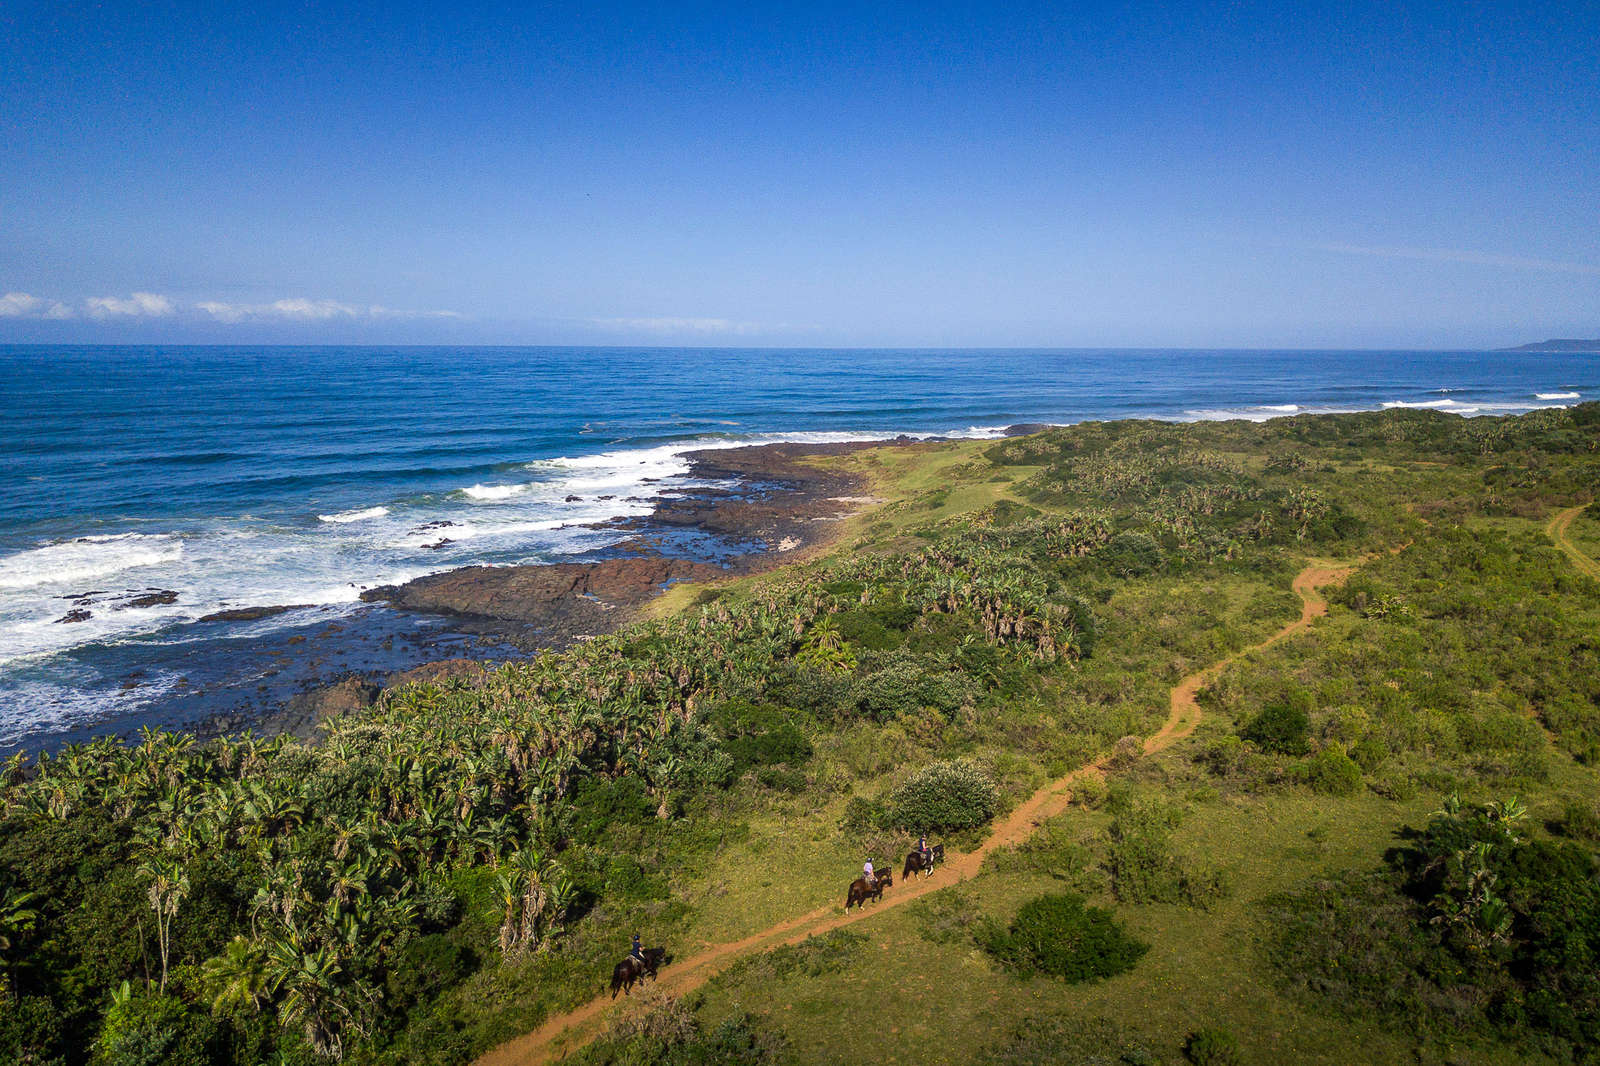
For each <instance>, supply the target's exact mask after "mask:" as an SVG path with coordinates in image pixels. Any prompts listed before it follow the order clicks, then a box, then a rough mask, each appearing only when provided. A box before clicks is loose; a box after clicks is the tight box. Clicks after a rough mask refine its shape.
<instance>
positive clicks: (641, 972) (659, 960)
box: [611, 948, 667, 999]
mask: <svg viewBox="0 0 1600 1066" xmlns="http://www.w3.org/2000/svg"><path fill="white" fill-rule="evenodd" d="M666 961H667V949H666V948H645V949H644V961H643V962H640V961H639V960H638V959H636V958H634V957H633V956H632V955H629V956H628V957H627V958H625V959H623V960H622V961H621V962H619V963H617V967H616V969H614V970H612V971H611V998H612V999H616V998H617V991H618V990H619V989H620V990H621V991H622V992H623V994H624V995H626V994H628V993H630V992H632V991H633V983H634V982H635V981H643V980H644V979H645V978H646V977H654V976H655V975H656V969H657V967H659V966H661V965H662V964H663V963H665V962H666Z"/></svg>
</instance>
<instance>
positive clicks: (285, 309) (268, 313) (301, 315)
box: [194, 297, 461, 323]
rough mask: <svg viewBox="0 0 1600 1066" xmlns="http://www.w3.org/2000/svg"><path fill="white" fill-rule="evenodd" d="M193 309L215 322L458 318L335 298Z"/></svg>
mask: <svg viewBox="0 0 1600 1066" xmlns="http://www.w3.org/2000/svg"><path fill="white" fill-rule="evenodd" d="M194 306H195V308H196V310H198V311H201V312H203V313H205V314H207V315H210V316H211V317H212V318H213V319H215V320H217V321H218V322H230V323H232V322H328V321H332V320H334V319H358V318H460V317H461V314H460V312H457V311H394V310H391V309H389V308H387V307H380V306H378V305H377V304H372V305H370V306H368V307H356V306H354V305H352V304H346V303H340V302H339V301H337V300H310V299H306V298H305V297H294V298H291V299H284V300H274V301H272V302H271V303H265V304H242V303H223V302H221V301H219V300H202V301H200V302H199V303H197V304H195V305H194Z"/></svg>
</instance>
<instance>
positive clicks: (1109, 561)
mask: <svg viewBox="0 0 1600 1066" xmlns="http://www.w3.org/2000/svg"><path fill="white" fill-rule="evenodd" d="M1099 558H1100V562H1101V563H1102V564H1103V565H1104V566H1105V568H1106V569H1107V570H1109V571H1111V572H1112V573H1113V574H1116V575H1117V576H1118V577H1143V576H1144V575H1145V574H1153V573H1155V572H1156V571H1157V570H1160V569H1161V564H1162V562H1163V561H1164V560H1163V558H1162V554H1161V545H1159V544H1157V543H1156V542H1155V539H1154V538H1153V537H1151V536H1150V534H1148V533H1139V532H1136V531H1135V532H1129V533H1118V534H1117V535H1116V536H1114V537H1112V538H1111V539H1110V540H1109V541H1107V542H1106V546H1105V547H1104V548H1101V549H1100V552H1099Z"/></svg>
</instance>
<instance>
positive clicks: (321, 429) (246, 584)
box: [0, 346, 1600, 752]
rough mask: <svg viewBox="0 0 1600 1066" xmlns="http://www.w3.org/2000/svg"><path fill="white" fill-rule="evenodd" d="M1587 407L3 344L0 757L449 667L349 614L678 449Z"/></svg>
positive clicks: (922, 365)
mask: <svg viewBox="0 0 1600 1066" xmlns="http://www.w3.org/2000/svg"><path fill="white" fill-rule="evenodd" d="M1590 398H1600V366H1597V362H1596V359H1595V357H1594V356H1592V355H1582V354H1559V353H1557V354H1543V353H1540V354H1525V353H1517V354H1512V353H1505V352H1408V351H1358V352H1336V351H1181V350H1159V351H1100V350H1059V351H1038V350H1027V351H1014V350H970V351H935V350H793V351H790V350H771V349H749V350H741V349H727V348H710V349H620V348H487V347H470V348H468V347H451V348H412V347H399V348H376V347H315V348H286V347H232V348H221V347H217V348H211V347H205V348H200V347H177V346H174V347H162V346H150V347H74V346H0V440H3V442H4V443H3V446H0V752H5V751H13V750H35V749H40V748H50V747H54V746H59V745H60V744H62V743H66V742H69V741H73V740H81V739H84V738H86V737H87V736H89V735H92V734H94V733H97V732H116V733H127V732H129V731H131V730H133V729H135V728H137V727H138V726H139V725H142V724H145V723H147V722H154V723H158V724H165V725H183V724H186V723H189V722H193V721H197V720H199V719H201V718H203V717H205V716H207V715H210V714H214V713H217V712H218V711H219V710H225V709H227V708H228V707H229V706H230V705H232V704H242V703H252V704H255V705H261V704H265V703H269V702H271V701H273V700H279V699H281V698H283V697H285V696H287V695H289V694H292V692H293V691H295V690H296V689H297V688H299V687H304V686H305V685H306V684H309V683H310V682H311V681H313V680H318V679H326V678H327V677H329V676H332V675H334V674H337V673H339V672H342V671H356V672H363V673H369V674H371V673H377V672H382V671H385V670H390V669H402V668H405V667H407V666H410V665H415V663H416V661H417V660H418V657H419V655H420V654H421V652H420V650H419V649H420V648H422V647H423V646H427V648H428V651H429V655H430V656H431V657H439V651H440V649H441V648H446V649H447V648H449V647H452V646H459V648H460V649H461V650H464V651H465V650H470V649H471V641H470V638H469V637H465V636H462V635H461V634H459V633H456V632H455V630H454V629H453V628H452V627H451V626H450V625H447V624H446V623H444V622H443V621H441V620H438V619H429V618H420V617H415V616H404V615H399V614H398V613H396V612H392V611H388V610H387V609H386V608H377V607H374V606H372V605H366V604H360V603H359V602H358V597H359V595H360V592H361V590H362V589H364V588H368V587H371V586H374V585H379V584H388V583H396V582H401V581H405V580H408V579H410V578H413V577H417V576H420V575H422V574H425V573H431V572H434V571H438V570H445V569H450V568H453V567H457V566H464V565H469V564H475V563H537V562H550V561H556V560H561V559H570V558H573V557H576V556H580V555H585V554H590V555H592V554H593V553H595V552H601V551H604V549H605V548H606V547H607V546H608V545H610V544H613V543H615V542H617V541H618V540H620V539H622V538H623V537H624V536H625V535H626V534H625V533H623V532H620V531H617V530H614V529H595V528H591V526H592V524H593V523H596V522H598V521H601V520H604V519H607V518H613V517H618V516H627V515H640V514H647V513H649V511H650V510H651V508H652V506H653V501H654V499H655V497H656V495H657V494H658V493H659V492H660V491H661V490H662V489H664V488H666V487H668V485H667V484H664V483H663V481H662V479H664V478H669V477H673V476H675V475H681V474H683V473H684V472H685V471H686V470H687V465H688V464H687V463H686V462H685V461H684V460H683V458H682V453H683V452H685V451H688V450H692V449H699V448H708V447H731V446H737V445H740V444H747V443H752V442H766V441H780V440H782V441H833V440H851V439H873V438H888V437H893V436H896V435H898V434H902V433H905V434H912V435H939V436H961V437H992V436H999V435H1000V434H1001V433H1002V431H1003V429H1004V428H1005V427H1006V426H1008V425H1011V424H1014V423H1020V422H1050V423H1070V422H1079V421H1084V420H1090V419H1118V418H1130V417H1150V418H1161V419H1176V420H1193V419H1214V418H1216V419H1220V418H1251V419H1261V418H1270V417H1277V416H1287V415H1294V414H1300V413H1310V412H1336V411H1358V410H1369V409H1377V408H1381V407H1393V406H1416V407H1428V408H1433V409H1437V410H1440V411H1446V412H1450V413H1454V414H1459V415H1463V416H1469V417H1470V416H1490V415H1502V414H1516V413H1521V412H1525V411H1530V410H1534V409H1537V408H1541V407H1552V406H1562V405H1567V404H1572V403H1577V402H1581V401H1582V400H1583V399H1590ZM270 605H299V606H298V608H297V609H296V610H294V611H289V612H285V613H282V614H278V615H274V616H271V617H267V618H260V619H256V620H252V621H244V622H240V621H218V620H213V621H202V619H203V618H204V617H205V616H207V615H210V614H214V613H216V612H221V611H228V610H237V609H240V608H249V607H259V606H270ZM358 615H360V616H363V617H362V619H361V622H362V632H363V636H362V638H361V639H362V641H363V642H365V643H357V642H355V641H345V642H343V643H339V642H334V643H332V644H328V643H327V642H324V645H323V646H324V647H327V648H330V649H331V650H328V651H326V652H325V653H323V654H322V655H321V657H320V658H318V659H317V660H316V661H311V662H307V661H303V660H305V658H306V657H305V656H304V655H301V654H298V653H297V652H296V651H295V648H296V647H297V646H298V642H297V640H296V638H297V637H298V638H301V639H302V640H303V639H304V638H305V636H306V635H307V634H312V633H323V634H326V633H330V632H337V631H340V630H342V629H344V628H346V627H347V626H348V625H349V624H350V622H351V621H352V620H354V619H355V618H356V616H358ZM64 619H74V620H70V621H69V620H64ZM452 642H455V645H452ZM503 653H504V654H510V652H503Z"/></svg>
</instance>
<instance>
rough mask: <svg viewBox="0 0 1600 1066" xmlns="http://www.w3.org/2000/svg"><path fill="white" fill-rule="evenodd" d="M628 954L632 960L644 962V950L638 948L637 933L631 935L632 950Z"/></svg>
mask: <svg viewBox="0 0 1600 1066" xmlns="http://www.w3.org/2000/svg"><path fill="white" fill-rule="evenodd" d="M628 954H629V955H631V956H632V957H633V958H636V959H638V960H639V961H640V962H643V961H644V948H642V947H640V946H639V934H638V933H635V934H633V950H632V951H630V952H628Z"/></svg>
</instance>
